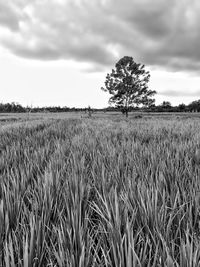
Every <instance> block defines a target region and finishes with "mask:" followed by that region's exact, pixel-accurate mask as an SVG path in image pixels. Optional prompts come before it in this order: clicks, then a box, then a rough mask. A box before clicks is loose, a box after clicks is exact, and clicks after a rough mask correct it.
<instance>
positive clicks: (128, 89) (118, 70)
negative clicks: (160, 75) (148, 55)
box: [101, 56, 156, 117]
mask: <svg viewBox="0 0 200 267" xmlns="http://www.w3.org/2000/svg"><path fill="white" fill-rule="evenodd" d="M144 67H145V66H144V65H142V64H137V63H136V62H135V61H134V60H133V58H132V57H127V56H125V57H123V58H121V59H120V60H119V61H118V62H117V63H116V65H115V69H113V70H112V72H111V73H110V74H107V76H106V81H105V88H104V87H102V88H101V89H102V90H103V91H105V92H109V93H110V94H111V95H112V97H111V98H110V100H109V102H110V103H111V104H114V105H115V106H116V107H117V108H120V109H121V110H122V112H123V113H125V114H126V117H128V111H129V110H130V107H135V106H138V105H140V104H142V105H145V106H148V107H149V106H151V105H152V104H154V102H155V99H153V98H152V96H153V95H154V94H155V93H156V91H152V90H149V89H148V86H147V84H148V82H149V79H150V73H149V72H148V71H146V70H145V68H144Z"/></svg>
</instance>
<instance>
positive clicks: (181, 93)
mask: <svg viewBox="0 0 200 267" xmlns="http://www.w3.org/2000/svg"><path fill="white" fill-rule="evenodd" d="M159 95H162V96H170V97H200V90H192V91H191V90H182V91H180V90H171V89H169V90H163V91H162V92H159Z"/></svg>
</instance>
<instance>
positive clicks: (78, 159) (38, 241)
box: [0, 113, 200, 267]
mask: <svg viewBox="0 0 200 267" xmlns="http://www.w3.org/2000/svg"><path fill="white" fill-rule="evenodd" d="M0 179H1V181H0V266H6V267H10V266H12V267H15V266H23V267H30V266H59V267H61V266H63V267H64V266H69V267H79V266H80V267H89V266H91V267H93V266H95V267H96V266H102V267H103V266H107V267H108V266H109V267H111V266H116V267H118V266H119V267H132V266H133V267H134V266H136V267H137V266H138V267H139V266H142V267H146V266H148V267H154V266H160V267H162V266H166V267H172V266H177V267H178V266H181V267H182V266H185V267H189V266H193V267H197V266H200V116H199V114H198V113H195V114H191V113H190V114H178V113H177V114H142V115H141V117H140V116H138V114H136V113H133V114H131V115H130V118H129V119H124V118H123V117H122V115H121V114H120V113H114V114H107V113H105V114H104V113H97V114H94V118H91V119H89V118H87V115H86V114H84V113H82V114H81V113H77V114H76V113H74V114H68V113H66V114H64V113H62V114H51V113H48V114H41V113H38V114H0Z"/></svg>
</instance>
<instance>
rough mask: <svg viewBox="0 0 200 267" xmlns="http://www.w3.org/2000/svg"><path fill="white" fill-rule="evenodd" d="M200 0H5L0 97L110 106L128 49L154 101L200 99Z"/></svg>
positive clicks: (0, 20)
mask: <svg viewBox="0 0 200 267" xmlns="http://www.w3.org/2000/svg"><path fill="white" fill-rule="evenodd" d="M199 14H200V1H199V0H28V1H27V0H0V81H1V83H0V92H1V94H0V102H3V103H6V102H18V103H20V104H22V105H29V106H30V105H32V106H56V105H60V106H69V107H74V106H75V107H87V106H88V105H90V106H92V107H97V108H101V107H106V106H108V99H109V94H107V93H105V92H103V91H101V89H100V88H101V87H102V86H104V82H105V77H106V74H107V73H109V72H111V70H112V68H114V66H115V64H116V62H117V61H118V60H119V59H120V58H122V57H123V56H131V57H133V59H134V60H135V61H136V62H137V63H142V64H145V66H146V69H147V70H149V71H150V74H151V78H150V83H149V88H150V89H152V90H156V91H157V95H156V96H155V98H156V104H160V103H161V102H162V101H170V102H171V103H172V105H178V104H180V103H185V104H188V103H190V102H191V101H193V100H197V99H200V16H199Z"/></svg>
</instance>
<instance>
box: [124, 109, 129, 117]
mask: <svg viewBox="0 0 200 267" xmlns="http://www.w3.org/2000/svg"><path fill="white" fill-rule="evenodd" d="M125 114H126V118H128V110H127V109H126V112H125Z"/></svg>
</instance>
